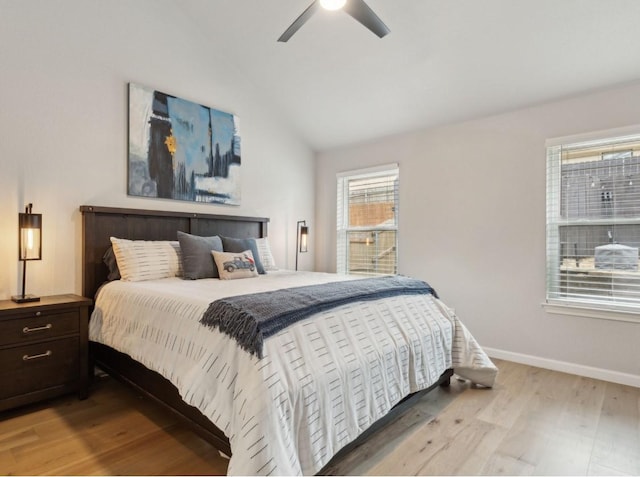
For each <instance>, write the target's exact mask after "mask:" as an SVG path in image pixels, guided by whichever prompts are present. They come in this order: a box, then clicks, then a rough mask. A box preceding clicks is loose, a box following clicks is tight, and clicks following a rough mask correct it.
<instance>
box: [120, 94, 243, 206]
mask: <svg viewBox="0 0 640 477" xmlns="http://www.w3.org/2000/svg"><path fill="white" fill-rule="evenodd" d="M240 159H241V155H240V135H239V126H238V118H237V117H236V116H235V115H233V114H231V113H225V112H223V111H218V110H217V109H213V108H210V107H207V106H202V105H200V104H197V103H193V102H191V101H186V100H184V99H180V98H177V97H175V96H171V95H169V94H166V93H162V92H160V91H156V90H153V89H151V88H147V87H144V86H140V85H137V84H133V83H129V178H128V182H129V183H128V193H129V195H133V196H140V197H157V198H163V199H177V200H189V201H195V202H205V203H215V204H227V205H240V165H241V160H240Z"/></svg>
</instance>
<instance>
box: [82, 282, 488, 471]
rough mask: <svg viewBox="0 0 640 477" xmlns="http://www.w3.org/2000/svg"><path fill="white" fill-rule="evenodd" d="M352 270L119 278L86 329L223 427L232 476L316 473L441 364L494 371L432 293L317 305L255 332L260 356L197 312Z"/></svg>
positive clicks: (479, 374) (483, 380)
mask: <svg viewBox="0 0 640 477" xmlns="http://www.w3.org/2000/svg"><path fill="white" fill-rule="evenodd" d="M350 279H357V277H349V276H342V275H335V274H325V273H313V272H288V271H279V272H274V273H269V274H267V275H261V276H259V277H256V278H251V279H245V280H229V281H225V280H217V279H202V280H193V281H191V280H182V279H180V278H165V279H161V280H150V281H143V282H123V281H119V280H117V281H114V282H111V283H109V284H106V285H104V286H103V287H102V288H101V290H100V292H99V293H98V296H97V298H96V306H95V309H94V312H93V314H92V317H91V321H90V331H89V335H90V339H91V340H92V341H96V342H99V343H102V344H105V345H107V346H110V347H112V348H114V349H116V350H118V351H120V352H123V353H126V354H128V355H130V356H131V357H133V358H134V359H135V360H137V361H139V362H141V363H142V364H144V365H145V366H146V367H148V368H149V369H152V370H154V371H156V372H158V373H159V374H161V375H162V376H164V377H165V378H167V379H168V380H170V381H171V382H172V383H173V384H174V385H175V386H176V387H177V388H178V390H179V392H180V394H181V396H182V398H183V400H184V401H185V402H187V403H188V404H190V405H193V406H195V407H197V408H198V409H199V410H200V411H201V412H202V413H203V414H204V415H205V416H207V417H208V418H209V419H210V420H211V421H212V422H213V423H214V424H215V425H216V426H217V427H219V428H220V429H221V430H223V432H224V433H225V435H226V436H227V437H228V438H229V441H230V444H231V449H232V452H233V455H232V456H231V459H230V462H229V468H228V472H229V474H230V475H301V474H314V473H316V472H318V471H319V470H320V469H321V468H322V467H323V466H324V465H325V464H326V463H327V462H328V461H329V460H330V459H331V457H332V456H333V455H335V454H336V453H337V452H338V451H339V450H340V449H341V448H342V447H344V446H345V445H347V444H348V443H350V442H352V441H353V440H355V439H356V438H357V437H358V436H359V435H360V434H361V433H362V432H363V431H364V430H366V429H367V428H368V427H369V426H371V424H373V423H374V422H375V421H377V420H378V419H380V418H381V417H383V416H384V415H385V414H387V413H388V412H389V410H390V409H391V408H392V407H393V406H394V405H395V404H397V403H398V402H399V401H400V400H402V399H403V398H404V397H405V396H407V395H408V394H410V393H413V392H416V391H420V390H422V389H426V388H428V387H429V386H430V385H432V384H433V383H435V382H436V381H437V379H438V378H439V376H440V375H441V374H442V373H443V372H444V371H445V370H446V369H448V368H451V367H453V368H454V370H455V372H456V373H457V374H459V375H461V376H463V377H466V378H468V379H471V380H472V381H474V382H476V383H478V384H481V385H485V386H492V385H493V382H494V379H495V376H496V373H497V369H496V368H495V366H494V365H493V363H492V362H491V361H490V359H489V358H488V357H487V355H486V354H485V353H484V352H483V351H482V349H481V347H480V346H479V345H478V343H477V342H476V341H475V339H474V338H473V337H472V336H471V334H470V333H469V332H468V330H467V329H466V328H465V327H464V325H463V324H462V323H461V322H460V320H458V318H457V317H456V316H455V314H454V313H453V312H452V310H451V309H449V308H448V307H447V306H446V305H445V304H444V303H442V302H441V301H440V300H438V299H436V298H435V297H433V296H432V295H412V296H396V297H390V298H384V299H380V300H375V301H368V302H358V303H352V304H348V305H343V306H340V307H338V308H334V309H332V310H328V311H324V312H322V313H318V314H316V315H313V316H312V317H310V318H308V319H305V320H303V321H301V322H298V323H296V324H294V325H292V326H290V327H288V328H286V329H284V330H282V331H280V332H279V333H277V334H276V335H274V336H271V337H270V338H268V339H267V340H265V343H264V348H263V358H262V359H258V358H257V357H256V356H254V355H251V354H249V353H247V352H246V351H244V350H242V349H241V348H240V347H239V346H238V345H237V343H236V342H235V341H234V340H233V339H232V338H230V337H228V336H227V335H224V334H222V333H220V332H218V331H217V330H215V329H211V328H208V327H205V326H203V325H201V324H200V321H199V320H200V318H201V317H202V315H203V313H204V311H205V310H206V309H207V307H208V305H209V304H210V303H211V302H212V301H214V300H216V299H219V298H223V297H227V296H235V295H241V294H246V293H256V292H265V291H271V290H276V289H281V288H286V287H292V286H303V285H311V284H315V283H327V282H331V281H338V280H350Z"/></svg>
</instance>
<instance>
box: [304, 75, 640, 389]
mask: <svg viewBox="0 0 640 477" xmlns="http://www.w3.org/2000/svg"><path fill="white" fill-rule="evenodd" d="M638 123H640V84H635V85H627V86H625V87H620V88H617V89H613V90H610V91H604V92H598V93H595V94H591V95H587V96H582V97H575V98H572V99H568V100H565V101H559V102H555V103H552V104H546V105H543V106H539V107H535V108H530V109H525V110H519V111H514V112H512V113H509V114H502V115H498V116H494V117H489V118H485V119H479V120H475V121H469V122H465V123H462V124H455V125H450V126H446V127H441V128H437V129H431V130H423V131H417V132H413V133H409V134H403V135H399V136H394V137H388V138H384V139H380V140H377V141H374V142H370V143H367V144H362V145H358V146H354V147H350V148H344V149H340V150H335V151H329V152H325V153H322V154H320V155H319V158H318V162H317V174H316V188H317V199H316V229H317V230H318V231H322V232H323V233H322V234H319V233H317V234H316V237H315V239H316V244H315V252H316V269H317V270H319V271H334V270H335V210H336V201H335V192H336V190H335V189H336V186H335V183H336V172H339V171H345V170H350V169H357V168H363V167H369V166H374V165H379V164H385V163H389V162H398V163H399V165H400V225H399V226H400V239H399V255H400V257H399V272H400V273H402V274H406V275H412V276H415V277H418V278H421V279H424V280H427V281H428V282H429V283H430V284H431V285H432V286H434V287H435V288H436V290H437V291H438V292H439V294H440V296H441V298H442V299H443V300H444V301H445V302H446V303H448V304H449V305H450V306H452V307H454V308H455V310H456V313H457V314H458V316H460V318H461V319H462V320H463V322H464V323H465V324H466V325H467V326H468V327H469V329H470V330H471V332H472V333H473V334H474V335H475V337H476V338H477V339H478V340H479V342H480V343H481V344H482V345H483V346H485V347H488V348H489V349H492V350H493V354H494V355H496V356H502V357H508V358H512V359H515V360H518V359H519V358H523V360H524V361H526V360H527V359H528V360H529V362H532V363H533V364H536V363H537V364H539V365H542V366H544V365H547V367H554V366H556V367H557V368H558V369H565V370H569V371H576V372H578V373H579V374H587V375H589V374H592V375H598V376H602V375H606V377H608V378H611V379H613V380H616V379H617V378H620V379H618V380H619V381H622V382H627V383H637V385H640V346H639V343H640V321H638V323H626V322H617V321H605V320H599V319H591V318H584V317H575V316H560V315H552V314H549V313H547V312H546V311H544V310H543V309H542V307H541V303H542V302H543V301H544V299H545V187H546V183H545V168H546V157H545V140H546V139H548V138H554V137H560V136H566V135H572V134H579V133H587V132H590V131H598V130H603V129H609V128H619V127H624V126H629V125H634V124H638ZM592 368H593V369H592ZM599 371H604V373H599V374H598V372H599ZM617 373H622V376H617Z"/></svg>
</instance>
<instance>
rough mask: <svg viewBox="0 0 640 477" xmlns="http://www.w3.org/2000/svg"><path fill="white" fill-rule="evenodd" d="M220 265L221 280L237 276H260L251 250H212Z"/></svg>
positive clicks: (233, 278)
mask: <svg viewBox="0 0 640 477" xmlns="http://www.w3.org/2000/svg"><path fill="white" fill-rule="evenodd" d="M211 255H213V259H214V260H215V262H216V266H217V267H218V273H219V274H220V280H235V279H236V278H252V277H257V276H258V268H257V267H256V262H255V260H254V259H253V253H252V252H251V250H245V251H244V252H218V251H216V250H212V251H211Z"/></svg>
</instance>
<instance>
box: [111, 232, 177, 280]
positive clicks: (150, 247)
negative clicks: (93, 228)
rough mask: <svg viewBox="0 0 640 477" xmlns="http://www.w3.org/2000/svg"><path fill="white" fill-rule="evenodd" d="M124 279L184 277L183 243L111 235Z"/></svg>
mask: <svg viewBox="0 0 640 477" xmlns="http://www.w3.org/2000/svg"><path fill="white" fill-rule="evenodd" d="M111 245H112V246H113V253H114V254H115V256H116V262H117V263H118V269H119V270H120V276H121V277H122V278H121V279H122V280H124V281H128V282H140V281H143V280H156V279H158V278H167V277H176V276H178V277H179V276H182V257H181V253H180V243H179V242H178V241H177V240H175V241H169V240H127V239H121V238H116V237H111Z"/></svg>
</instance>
